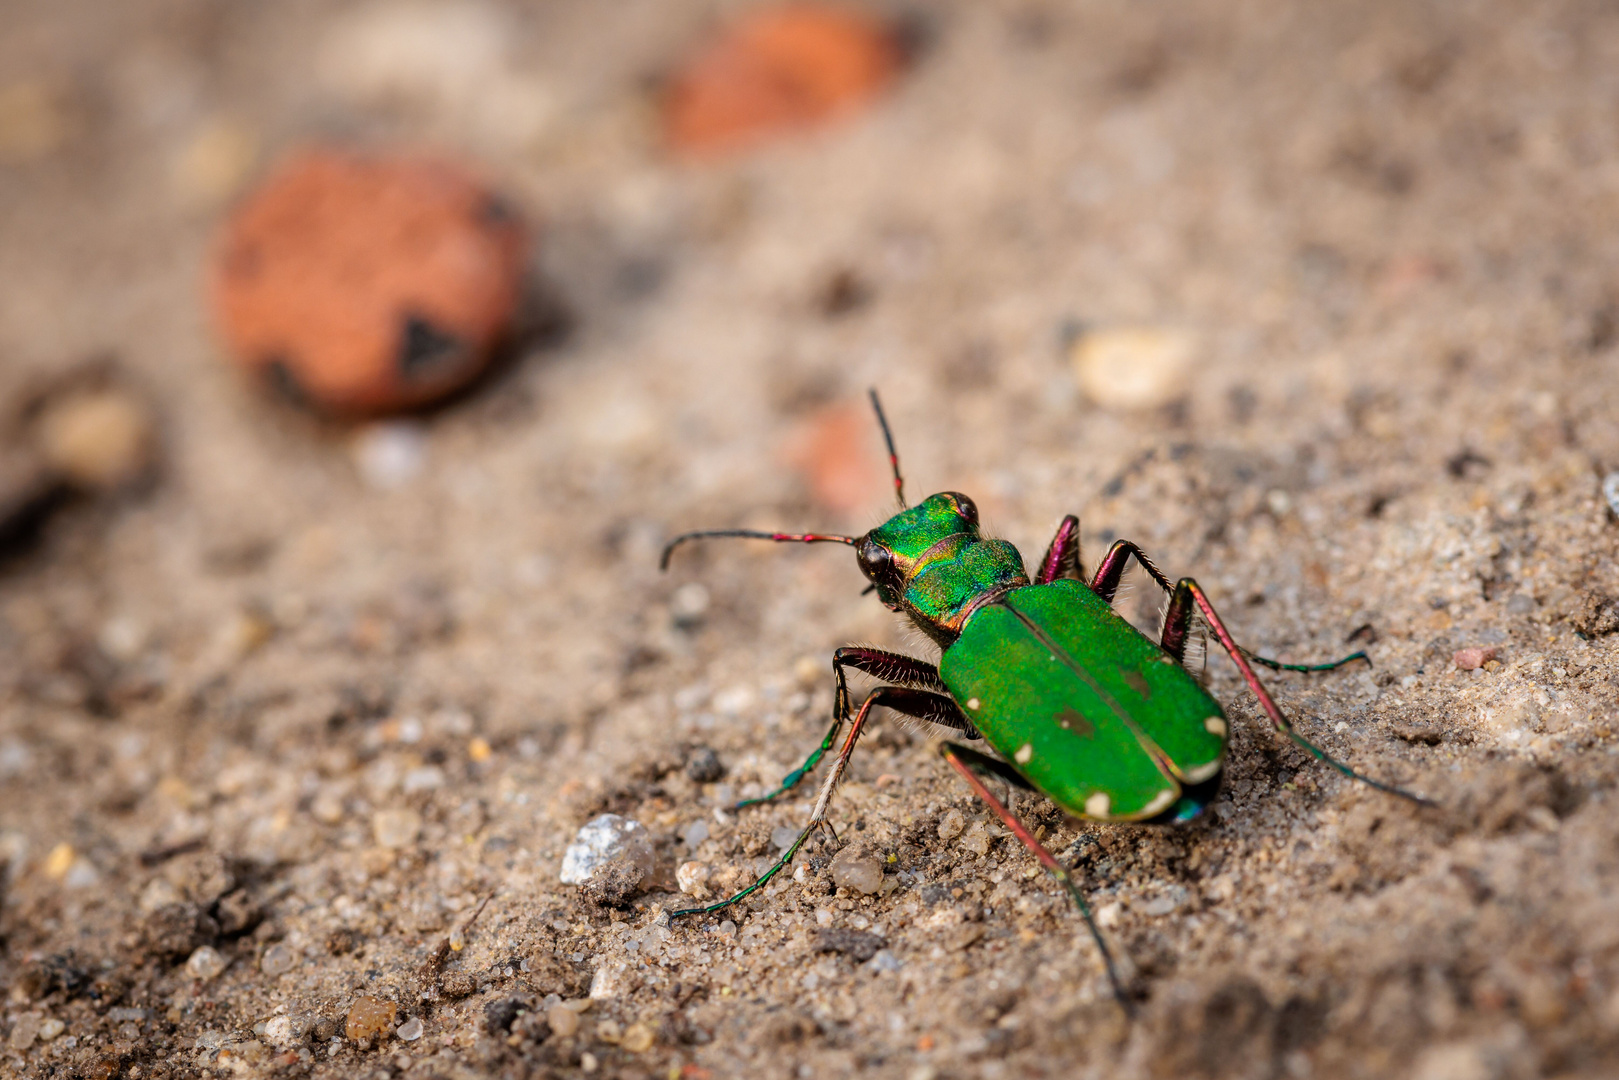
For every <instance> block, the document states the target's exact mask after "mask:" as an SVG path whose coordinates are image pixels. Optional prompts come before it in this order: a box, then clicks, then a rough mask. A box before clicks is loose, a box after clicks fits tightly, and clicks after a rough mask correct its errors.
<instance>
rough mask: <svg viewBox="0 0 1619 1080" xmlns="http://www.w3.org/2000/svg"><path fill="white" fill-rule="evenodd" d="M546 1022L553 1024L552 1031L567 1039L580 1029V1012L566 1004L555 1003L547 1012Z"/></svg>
mask: <svg viewBox="0 0 1619 1080" xmlns="http://www.w3.org/2000/svg"><path fill="white" fill-rule="evenodd" d="M545 1022H546V1023H547V1024H550V1025H551V1033H552V1034H553V1035H558V1036H561V1037H562V1038H564V1039H566V1038H567V1037H568V1036H569V1035H572V1034H573V1033H574V1032H576V1031H578V1030H579V1014H578V1013H576V1012H574V1011H573V1010H572V1009H570V1008H568V1007H567V1006H566V1005H553V1006H551V1008H550V1009H549V1010H547V1011H546V1014H545Z"/></svg>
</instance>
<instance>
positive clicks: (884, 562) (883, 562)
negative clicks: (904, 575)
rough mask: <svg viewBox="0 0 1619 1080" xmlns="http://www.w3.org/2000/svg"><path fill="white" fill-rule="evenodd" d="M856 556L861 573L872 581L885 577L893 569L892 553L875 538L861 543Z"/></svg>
mask: <svg viewBox="0 0 1619 1080" xmlns="http://www.w3.org/2000/svg"><path fill="white" fill-rule="evenodd" d="M857 558H858V559H859V561H860V571H861V573H863V574H865V575H866V576H867V577H868V578H870V579H871V580H873V581H877V580H878V579H880V578H886V577H887V576H888V575H889V574H890V573H891V572H892V571H893V569H894V553H893V552H892V551H889V550H888V549H887V548H885V547H883V546H882V545H881V544H879V543H878V542H877V541H875V540H867V541H866V542H865V543H863V544H861V545H860V550H859V552H858V553H857Z"/></svg>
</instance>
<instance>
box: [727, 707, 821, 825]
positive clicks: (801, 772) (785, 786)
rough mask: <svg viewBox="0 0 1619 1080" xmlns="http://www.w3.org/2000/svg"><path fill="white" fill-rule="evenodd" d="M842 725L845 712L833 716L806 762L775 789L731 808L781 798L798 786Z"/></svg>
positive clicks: (756, 804) (754, 804)
mask: <svg viewBox="0 0 1619 1080" xmlns="http://www.w3.org/2000/svg"><path fill="white" fill-rule="evenodd" d="M841 727H843V714H842V713H841V712H840V713H838V714H837V715H836V716H834V717H833V718H832V726H831V727H829V728H827V729H826V735H825V736H823V737H822V739H821V742H820V745H819V746H817V747H816V748H815V749H813V750H811V751H810V754H809V757H807V758H805V759H804V764H802V765H800V766H799V767H798V768H796V769H794V770H793V771H792V772H790V773H788V774H787V775H786V776H784V777H782V778H781V783H780V784H778V785H777V786H776V790H775V791H772V792H770V793H769V794H766V795H761V796H759V797H758V798H757V799H743V800H742V801H741V802H739V803H733V804H732V805H731V809H732V810H740V809H742V808H743V807H745V806H758V805H759V804H760V803H767V802H770V801H771V800H772V799H777V798H780V797H781V796H783V795H785V794H787V793H788V792H789V791H791V790H793V788H795V787H797V786H798V782H799V781H800V780H802V779H804V777H806V776H808V775H809V774H810V773H811V772H814V771H815V766H817V765H819V764H820V763H821V758H823V757H825V756H826V752H827V751H828V750H830V749H832V744H833V743H834V742H836V741H837V737H838V729H839V728H841Z"/></svg>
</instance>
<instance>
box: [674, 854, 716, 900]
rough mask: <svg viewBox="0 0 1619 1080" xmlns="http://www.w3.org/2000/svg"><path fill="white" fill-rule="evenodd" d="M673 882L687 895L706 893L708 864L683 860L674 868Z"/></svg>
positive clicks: (702, 894)
mask: <svg viewBox="0 0 1619 1080" xmlns="http://www.w3.org/2000/svg"><path fill="white" fill-rule="evenodd" d="M675 883H676V884H677V885H679V886H680V891H681V892H683V893H685V894H686V895H687V896H696V897H704V896H707V895H708V866H707V865H706V864H704V863H700V862H683V863H681V864H680V865H679V866H678V867H676V868H675Z"/></svg>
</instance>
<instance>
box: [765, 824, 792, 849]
mask: <svg viewBox="0 0 1619 1080" xmlns="http://www.w3.org/2000/svg"><path fill="white" fill-rule="evenodd" d="M798 832H799V830H797V829H795V828H793V827H792V826H791V825H777V826H776V827H775V828H774V829H771V830H770V843H771V845H772V846H773V847H775V849H776V850H777V851H786V850H787V849H788V848H790V847H792V846H793V841H794V840H797V839H798Z"/></svg>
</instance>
